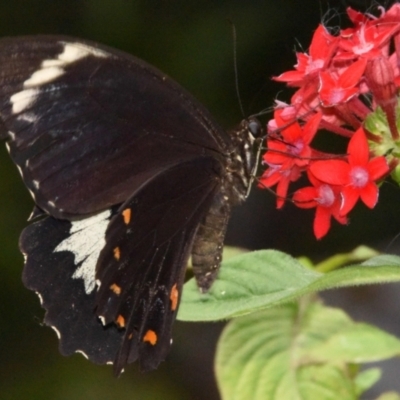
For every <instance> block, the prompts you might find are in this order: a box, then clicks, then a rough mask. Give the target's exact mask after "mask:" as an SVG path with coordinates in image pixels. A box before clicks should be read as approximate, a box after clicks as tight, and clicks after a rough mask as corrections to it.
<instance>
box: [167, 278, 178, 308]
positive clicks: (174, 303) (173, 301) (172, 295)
mask: <svg viewBox="0 0 400 400" xmlns="http://www.w3.org/2000/svg"><path fill="white" fill-rule="evenodd" d="M169 299H170V300H171V310H172V311H175V310H176V308H177V307H178V300H179V291H178V289H177V288H176V283H175V285H174V286H172V289H171V293H170V295H169Z"/></svg>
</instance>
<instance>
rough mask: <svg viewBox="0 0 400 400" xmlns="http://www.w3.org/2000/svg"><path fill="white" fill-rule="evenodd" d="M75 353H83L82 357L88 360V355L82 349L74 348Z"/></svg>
mask: <svg viewBox="0 0 400 400" xmlns="http://www.w3.org/2000/svg"><path fill="white" fill-rule="evenodd" d="M75 353H79V354H82V355H83V357H85V358H86V360H89V357H88V355H87V354H86V353H85V352H83V351H82V350H75Z"/></svg>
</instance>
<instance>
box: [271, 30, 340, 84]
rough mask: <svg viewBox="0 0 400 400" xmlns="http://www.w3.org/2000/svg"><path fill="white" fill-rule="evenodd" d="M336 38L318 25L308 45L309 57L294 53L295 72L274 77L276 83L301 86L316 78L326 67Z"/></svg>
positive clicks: (333, 49) (334, 47)
mask: <svg viewBox="0 0 400 400" xmlns="http://www.w3.org/2000/svg"><path fill="white" fill-rule="evenodd" d="M337 42H338V38H337V37H334V36H332V35H330V34H329V33H328V31H327V30H326V29H325V27H324V26H323V25H319V26H318V28H317V30H316V31H315V33H314V36H313V38H312V41H311V45H310V55H308V54H305V53H296V56H297V64H296V65H295V68H296V70H294V71H288V72H284V73H283V74H281V75H279V76H278V77H275V78H274V80H275V81H278V82H287V84H288V85H289V86H301V85H302V84H303V83H304V81H305V79H307V78H311V79H312V78H316V77H317V76H318V72H319V71H320V70H322V69H324V68H325V67H326V65H327V64H328V63H329V61H330V60H331V57H332V54H333V52H334V51H335V49H336V46H337Z"/></svg>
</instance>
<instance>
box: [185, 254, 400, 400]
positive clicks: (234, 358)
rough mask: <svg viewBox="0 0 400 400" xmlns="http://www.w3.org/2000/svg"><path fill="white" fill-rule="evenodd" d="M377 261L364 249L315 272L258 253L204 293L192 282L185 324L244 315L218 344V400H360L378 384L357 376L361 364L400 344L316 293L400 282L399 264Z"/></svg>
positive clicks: (373, 377) (230, 266)
mask: <svg viewBox="0 0 400 400" xmlns="http://www.w3.org/2000/svg"><path fill="white" fill-rule="evenodd" d="M376 254H377V253H376V252H375V251H373V250H371V249H369V248H366V247H360V248H357V249H356V250H354V251H353V252H351V253H346V254H339V255H336V256H334V257H331V258H329V259H328V260H325V261H324V262H322V263H320V264H318V265H316V266H313V265H312V264H311V262H310V261H309V260H307V259H301V262H299V261H298V260H296V259H294V258H292V257H290V256H289V255H287V254H284V253H282V252H279V251H274V250H266V251H257V252H252V253H246V254H241V255H238V256H235V257H233V258H231V259H229V260H228V261H225V262H224V265H223V268H222V269H221V273H220V275H219V277H218V279H217V281H216V282H215V284H214V286H213V287H212V289H211V290H210V292H209V293H207V294H200V293H199V292H198V289H197V288H196V286H195V283H194V281H193V280H192V281H189V282H188V283H187V284H186V286H185V290H184V295H183V300H182V305H181V309H180V312H179V318H180V319H181V320H186V321H200V320H202V321H210V320H221V319H229V318H234V317H240V318H234V319H232V320H231V321H230V322H229V323H228V325H227V326H226V328H225V330H224V332H223V334H222V336H221V338H220V341H219V344H218V349H217V356H216V374H217V380H218V385H219V389H220V393H221V395H222V399H229V400H242V399H243V400H245V399H246V400H247V399H252V400H258V399H260V400H261V399H262V400H281V399H294V400H303V399H304V400H307V399H319V400H334V399H338V398H340V399H341V400H356V399H359V398H360V396H361V395H362V393H364V392H365V391H366V390H368V389H369V388H370V387H371V386H373V385H374V384H375V383H376V382H377V381H378V380H379V378H380V370H379V369H377V368H372V369H368V370H364V371H361V372H360V371H359V367H360V365H361V364H363V363H368V362H374V361H381V360H385V359H388V358H391V357H396V356H400V340H399V339H397V338H396V337H394V336H392V335H390V334H388V333H386V332H384V331H382V330H380V329H378V328H376V327H374V326H372V325H369V324H365V323H357V322H354V321H353V320H352V319H351V318H350V317H349V316H348V315H347V314H346V313H345V312H344V311H342V310H340V309H336V308H331V307H327V306H324V305H323V304H322V303H321V301H320V300H319V299H318V298H317V297H316V295H315V292H318V291H321V290H326V289H332V288H336V287H344V286H351V285H353V286H354V285H366V284H374V283H384V282H397V281H400V257H397V256H394V255H376ZM368 257H371V258H369V259H368V260H367V261H364V262H362V263H361V261H362V260H364V259H366V258H368ZM349 262H350V263H353V264H352V265H351V266H348V267H345V268H341V267H342V266H343V265H344V264H347V263H349ZM338 268H339V269H338ZM320 271H330V272H327V273H321V272H320ZM276 306H279V307H276ZM397 398H399V397H398V394H396V393H392V392H388V393H385V394H382V396H380V399H381V400H382V399H384V400H391V399H393V400H395V399H397Z"/></svg>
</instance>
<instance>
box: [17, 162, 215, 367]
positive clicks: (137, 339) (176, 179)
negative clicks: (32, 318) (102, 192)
mask: <svg viewBox="0 0 400 400" xmlns="http://www.w3.org/2000/svg"><path fill="white" fill-rule="evenodd" d="M219 169H220V164H219V162H217V161H216V160H214V159H213V158H210V157H205V158H199V159H195V160H192V161H189V162H186V163H182V164H181V165H180V166H179V167H174V168H170V169H168V170H166V171H163V172H161V173H159V174H158V175H157V176H155V177H153V179H152V180H150V181H149V182H148V183H147V184H146V185H145V186H143V187H142V188H140V189H138V190H137V191H136V192H135V193H133V195H132V196H131V198H130V199H129V200H127V201H126V202H125V203H124V204H122V205H121V206H120V207H119V208H118V209H115V208H114V209H112V210H106V211H103V212H101V213H98V214H95V215H91V216H88V217H87V218H85V219H80V220H77V221H72V222H71V221H61V220H57V219H55V218H52V217H46V218H44V219H43V220H40V221H38V222H35V223H33V224H32V225H30V226H29V227H28V228H26V229H25V230H24V232H23V233H22V235H21V240H20V246H21V250H22V251H23V253H25V254H26V256H27V261H26V265H25V269H24V283H25V285H26V286H27V287H29V288H30V289H32V290H35V291H36V292H38V294H39V295H40V296H41V297H42V306H43V307H44V308H45V309H46V316H45V323H46V324H48V325H51V326H53V327H54V328H55V330H56V331H58V332H59V335H60V342H61V343H60V348H61V351H62V352H63V354H71V353H73V352H76V351H80V352H83V353H84V354H86V355H87V356H88V358H89V359H90V360H92V361H94V362H96V363H106V362H113V363H114V369H115V372H116V373H117V374H119V373H120V372H121V371H122V369H123V368H124V366H125V365H126V364H127V363H128V362H133V361H135V360H137V359H138V360H139V362H140V365H141V369H142V370H151V369H154V368H156V367H157V366H158V365H159V363H160V362H161V361H162V360H163V359H164V358H165V357H166V354H167V352H168V349H169V347H170V341H171V329H172V324H173V322H174V320H175V318H176V313H177V310H178V305H179V301H180V297H181V291H182V285H183V279H184V273H185V268H186V263H187V260H188V257H189V255H190V249H191V245H192V242H193V239H194V236H195V234H196V231H197V227H198V225H199V223H200V221H201V220H202V219H203V218H204V216H205V215H206V213H207V212H208V210H209V208H210V205H211V204H212V201H213V198H214V197H215V195H216V192H217V191H218V190H219V187H220V174H221V172H220V170H219Z"/></svg>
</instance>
